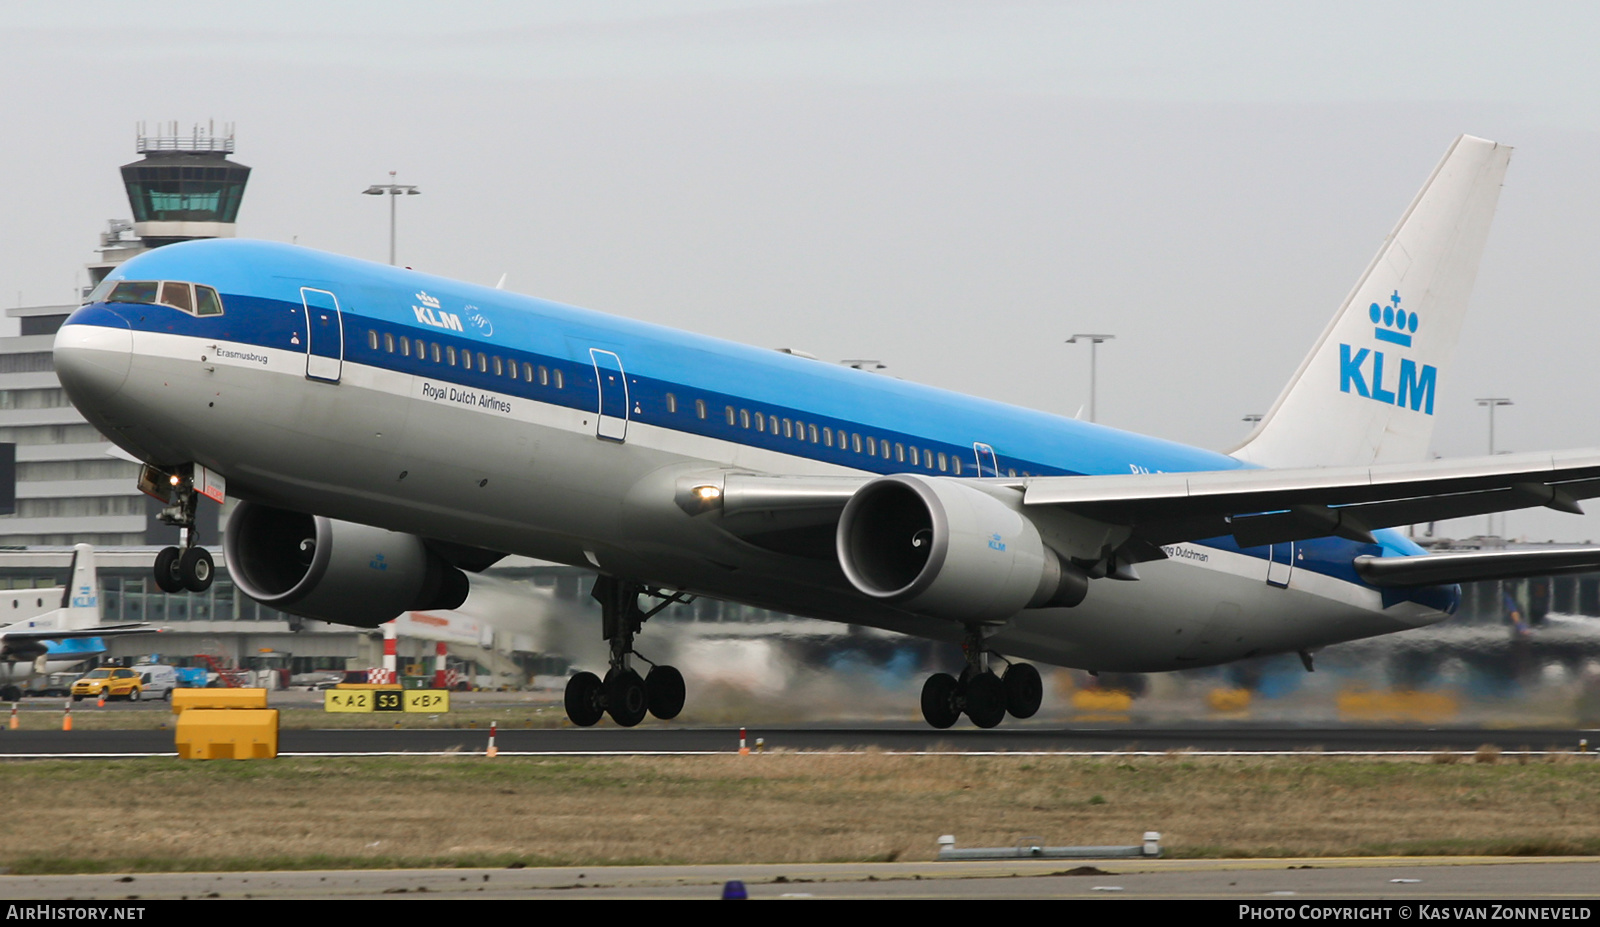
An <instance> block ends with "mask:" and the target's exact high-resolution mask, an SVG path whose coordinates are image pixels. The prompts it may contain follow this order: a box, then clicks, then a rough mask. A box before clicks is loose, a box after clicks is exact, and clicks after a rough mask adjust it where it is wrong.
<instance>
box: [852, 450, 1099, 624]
mask: <svg viewBox="0 0 1600 927" xmlns="http://www.w3.org/2000/svg"><path fill="white" fill-rule="evenodd" d="M837 545H838V553H839V565H840V566H842V567H843V568H844V574H845V576H846V577H848V578H849V580H850V582H851V584H852V585H854V586H855V587H856V589H858V590H860V591H861V592H862V593H865V594H866V595H869V596H872V597H873V598H875V599H881V600H883V601H886V602H892V603H895V604H897V605H900V606H902V607H904V608H907V609H910V610H912V611H916V612H920V613H922V614H926V615H934V616H936V617H940V618H949V619H951V620H954V621H961V622H973V621H1000V620H1004V619H1006V618H1009V617H1011V616H1012V615H1015V614H1016V613H1017V612H1019V611H1021V610H1023V609H1025V608H1042V607H1045V606H1061V607H1067V606H1073V605H1077V604H1078V603H1079V602H1082V601H1083V598H1084V596H1085V595H1086V594H1087V593H1088V589H1089V580H1088V577H1087V576H1086V575H1084V573H1083V571H1082V570H1079V569H1078V568H1077V567H1075V566H1073V565H1072V564H1070V563H1067V562H1065V561H1063V560H1062V559H1061V558H1060V557H1059V556H1058V555H1057V554H1056V552H1055V551H1053V550H1051V549H1050V548H1049V547H1048V546H1046V545H1045V543H1044V541H1043V540H1041V539H1040V537H1039V530H1038V528H1036V527H1035V526H1034V524H1033V522H1032V521H1030V520H1029V519H1028V518H1027V516H1025V515H1023V514H1022V513H1021V512H1020V511H1017V510H1016V509H1014V508H1012V507H1010V506H1007V505H1006V504H1005V503H1004V502H1003V501H1001V500H1000V499H998V498H996V497H995V496H992V495H990V494H989V493H986V492H984V491H983V490H980V489H975V488H973V487H971V486H968V485H965V484H963V483H961V482H960V481H957V480H953V479H936V478H928V477H922V476H911V475H907V474H899V475H895V476H886V477H881V478H879V479H876V480H873V481H872V482H870V483H868V484H866V485H865V486H863V487H861V488H860V489H859V490H857V491H856V493H855V495H853V496H852V497H851V498H850V501H849V503H848V504H846V505H845V508H844V515H843V516H842V517H841V518H840V519H839V533H838V541H837Z"/></svg>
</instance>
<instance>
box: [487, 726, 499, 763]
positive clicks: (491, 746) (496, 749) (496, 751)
mask: <svg viewBox="0 0 1600 927" xmlns="http://www.w3.org/2000/svg"><path fill="white" fill-rule="evenodd" d="M498 727H499V722H497V721H490V722H489V752H488V753H486V754H485V756H499V755H500V748H499V747H496V746H495V745H494V735H495V733H496V731H497V730H498Z"/></svg>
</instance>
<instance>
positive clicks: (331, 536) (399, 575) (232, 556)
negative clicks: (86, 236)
mask: <svg viewBox="0 0 1600 927" xmlns="http://www.w3.org/2000/svg"><path fill="white" fill-rule="evenodd" d="M224 546H225V548H226V550H227V554H228V573H229V574H230V575H231V576H232V577H233V583H234V585H236V586H238V587H239V589H240V591H242V592H243V593H244V594H245V595H247V596H249V597H250V598H252V599H255V600H256V601H257V602H260V603H261V604H262V605H270V606H272V607H273V608H276V609H278V610H280V611H285V612H288V613H289V614H291V615H300V616H302V617H305V618H314V619H316V620H318V621H331V622H335V623H337V624H348V625H354V626H356V627H358V628H375V627H377V626H378V625H380V624H383V623H384V622H386V621H390V620H392V619H394V618H396V617H398V616H399V615H400V614H402V613H404V612H407V611H413V610H425V609H434V608H456V607H458V606H460V605H461V603H462V602H465V601H466V599H467V591H468V588H469V587H468V584H467V577H466V574H465V573H462V572H461V571H460V570H458V569H456V568H455V567H454V566H451V565H450V564H449V563H448V562H446V561H445V560H444V558H442V557H440V556H439V555H438V554H436V553H434V552H433V551H431V550H429V549H428V547H427V545H425V544H423V543H422V539H421V538H419V537H417V536H415V535H411V534H399V533H396V532H394V531H385V530H383V529H382V528H370V527H368V526H366V525H357V524H353V523H351V522H347V521H334V520H333V519H331V518H323V517H321V516H319V515H304V514H301V513H299V512H290V511H286V510H284V509H276V508H272V507H271V506H266V505H256V504H253V503H249V502H241V503H239V505H238V507H237V508H235V509H234V510H233V515H232V516H231V517H229V519H228V534H227V540H226V542H225V545H224Z"/></svg>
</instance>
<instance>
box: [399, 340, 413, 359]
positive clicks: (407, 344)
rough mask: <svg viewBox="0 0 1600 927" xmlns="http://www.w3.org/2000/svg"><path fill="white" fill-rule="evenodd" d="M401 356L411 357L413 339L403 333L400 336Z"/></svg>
mask: <svg viewBox="0 0 1600 927" xmlns="http://www.w3.org/2000/svg"><path fill="white" fill-rule="evenodd" d="M400 356H401V357H410V356H411V339H410V338H408V337H406V336H405V335H401V336H400Z"/></svg>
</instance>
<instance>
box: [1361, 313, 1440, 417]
mask: <svg viewBox="0 0 1600 927" xmlns="http://www.w3.org/2000/svg"><path fill="white" fill-rule="evenodd" d="M1367 314H1368V315H1369V316H1370V317H1371V318H1372V325H1373V329H1372V337H1373V338H1376V339H1377V340H1379V341H1382V342H1384V343H1386V344H1392V345H1397V346H1399V347H1402V348H1409V347H1411V337H1412V335H1414V334H1416V331H1417V327H1418V326H1419V325H1420V324H1421V321H1422V320H1421V319H1420V318H1418V316H1417V314H1416V313H1415V312H1406V311H1405V310H1404V309H1401V308H1400V291H1398V290H1396V291H1395V292H1394V295H1392V296H1390V297H1389V305H1387V306H1380V305H1378V304H1377V303H1373V304H1372V308H1371V309H1369V310H1368V311H1367ZM1391 356H1392V355H1391ZM1385 359H1386V355H1385V354H1384V352H1383V351H1382V350H1380V349H1377V348H1362V349H1361V350H1359V351H1357V350H1355V349H1353V348H1351V347H1350V345H1348V344H1341V345H1339V391H1340V392H1343V393H1348V392H1350V391H1351V390H1352V389H1353V390H1354V391H1355V392H1356V394H1357V395H1359V396H1361V397H1363V398H1365V399H1372V400H1374V401H1377V402H1382V403H1386V404H1388V405H1391V406H1403V407H1405V408H1409V409H1411V410H1412V411H1414V412H1421V413H1423V414H1425V415H1432V414H1433V393H1434V388H1435V385H1436V384H1437V382H1438V379H1439V371H1438V369H1437V368H1435V367H1434V366H1433V365H1432V364H1423V365H1422V366H1421V367H1420V368H1419V367H1418V366H1417V362H1416V361H1414V360H1412V359H1411V358H1409V357H1401V358H1399V361H1400V363H1399V368H1400V370H1399V375H1398V376H1397V377H1396V378H1395V379H1394V380H1393V381H1392V388H1391V387H1387V386H1385V385H1384V371H1383V367H1384V361H1385ZM1369 360H1370V361H1371V363H1368V361H1369ZM1389 369H1390V370H1391V371H1392V370H1394V369H1395V367H1394V365H1392V364H1391V365H1390V367H1389Z"/></svg>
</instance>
